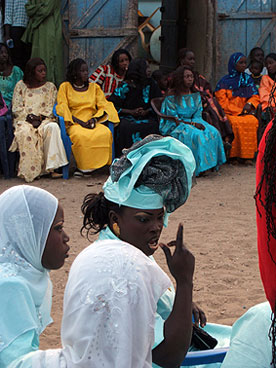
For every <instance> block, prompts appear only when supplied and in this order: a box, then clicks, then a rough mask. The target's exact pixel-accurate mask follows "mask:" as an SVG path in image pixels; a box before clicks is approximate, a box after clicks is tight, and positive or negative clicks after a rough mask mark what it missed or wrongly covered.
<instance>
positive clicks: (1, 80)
mask: <svg viewBox="0 0 276 368" xmlns="http://www.w3.org/2000/svg"><path fill="white" fill-rule="evenodd" d="M22 78H23V72H22V70H21V69H20V68H19V67H18V66H16V65H15V66H14V67H13V68H12V72H11V74H10V75H9V76H8V77H5V76H2V75H1V73H0V91H1V93H2V96H3V98H4V101H5V102H6V105H7V106H8V107H9V106H10V104H11V103H12V96H13V90H14V88H15V85H16V83H17V82H19V81H20V80H21V79H22Z"/></svg>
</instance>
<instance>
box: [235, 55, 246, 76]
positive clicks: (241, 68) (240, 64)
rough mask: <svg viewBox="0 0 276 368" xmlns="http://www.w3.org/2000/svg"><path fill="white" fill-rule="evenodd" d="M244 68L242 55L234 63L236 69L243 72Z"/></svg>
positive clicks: (244, 61)
mask: <svg viewBox="0 0 276 368" xmlns="http://www.w3.org/2000/svg"><path fill="white" fill-rule="evenodd" d="M245 69H246V57H245V56H242V57H241V58H240V59H239V61H238V62H237V64H236V71H237V72H239V73H243V72H244V71H245Z"/></svg>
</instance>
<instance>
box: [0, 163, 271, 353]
mask: <svg viewBox="0 0 276 368" xmlns="http://www.w3.org/2000/svg"><path fill="white" fill-rule="evenodd" d="M106 177H107V175H106V170H102V171H100V172H95V173H93V175H92V177H91V178H82V179H76V178H70V179H69V180H63V179H58V180H53V179H47V178H43V179H40V180H38V181H35V182H34V183H33V184H32V185H35V186H39V187H41V188H44V189H46V190H48V191H49V192H51V193H53V194H54V195H55V196H57V198H59V200H60V202H61V204H62V206H63V207H64V211H65V230H66V231H67V233H68V234H69V235H70V246H71V251H70V257H69V259H68V260H67V262H66V265H65V266H64V267H63V268H62V269H61V270H58V271H52V272H51V279H52V281H53V285H54V292H53V307H52V317H53V319H54V323H53V324H52V325H51V326H49V327H48V328H47V329H46V330H45V332H44V333H43V335H42V336H41V340H40V341H41V348H42V349H46V348H54V347H58V346H60V323H61V318H62V300H63V293H64V287H65V284H66V280H67V277H68V272H69V269H70V265H71V263H72V262H73V260H74V258H75V257H76V256H77V255H78V254H79V252H80V251H81V250H82V249H84V248H85V247H86V246H87V245H89V243H90V242H88V240H87V239H85V238H83V237H81V235H80V228H81V225H82V215H81V211H80V205H81V203H82V199H83V197H84V196H85V195H86V194H87V193H90V192H98V191H99V190H100V189H101V186H102V184H103V182H104V181H105V179H106ZM18 184H23V181H22V180H20V179H17V178H16V179H13V180H10V181H6V180H0V191H1V192H2V191H4V190H5V189H7V188H9V187H10V186H13V185H18ZM254 187H255V167H253V166H232V165H224V166H223V167H222V168H221V169H220V171H219V172H218V173H216V172H213V173H210V174H209V175H208V176H205V177H201V178H198V179H197V185H196V186H195V187H194V188H193V189H192V192H191V195H190V198H189V200H188V201H187V203H186V204H185V205H184V206H182V208H180V209H178V210H177V211H176V212H175V213H174V214H173V215H171V216H170V220H169V226H168V228H166V229H164V231H163V233H162V237H161V240H162V241H163V242H166V241H169V240H172V239H174V238H175V235H176V231H177V226H178V223H179V222H182V223H183V224H184V238H185V243H186V245H187V246H188V247H189V249H190V250H191V251H192V252H193V254H194V255H195V258H196V270H195V277H194V300H195V301H196V302H198V304H199V305H200V306H201V307H202V308H203V309H204V311H205V312H206V314H207V316H208V320H209V321H210V322H216V323H223V324H232V323H233V322H234V321H235V320H236V318H237V317H239V316H240V315H241V314H243V313H244V312H245V311H246V310H247V309H248V308H250V307H251V306H253V305H254V304H257V303H259V302H262V301H264V300H265V296H264V292H263V289H262V284H261V281H260V277H259V270H258V258H257V249H256V225H255V206H254V199H253V195H254ZM155 258H156V260H157V262H158V263H159V265H160V266H161V267H162V268H163V269H164V270H165V271H166V272H168V270H167V267H166V261H165V258H164V256H163V253H162V250H161V249H160V250H158V251H157V253H156V256H155Z"/></svg>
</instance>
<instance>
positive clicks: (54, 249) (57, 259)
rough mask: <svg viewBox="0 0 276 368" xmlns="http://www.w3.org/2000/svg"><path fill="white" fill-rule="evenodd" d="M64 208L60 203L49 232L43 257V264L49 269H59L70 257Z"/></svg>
mask: <svg viewBox="0 0 276 368" xmlns="http://www.w3.org/2000/svg"><path fill="white" fill-rule="evenodd" d="M63 223H64V214H63V208H62V207H61V206H60V205H58V209H57V213H56V216H55V218H54V221H53V224H52V226H51V229H50V231H49V234H48V238H47V241H46V245H45V249H44V252H43V255H42V258H41V263H42V266H43V267H45V268H47V269H48V270H57V269H59V268H61V267H62V266H63V265H64V261H65V258H67V257H68V251H69V249H70V247H69V246H68V244H67V243H68V241H69V236H68V235H67V234H66V233H65V231H64V230H63Z"/></svg>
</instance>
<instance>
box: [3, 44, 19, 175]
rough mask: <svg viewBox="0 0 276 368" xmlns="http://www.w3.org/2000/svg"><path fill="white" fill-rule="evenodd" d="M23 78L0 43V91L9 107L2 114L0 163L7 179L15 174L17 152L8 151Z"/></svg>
mask: <svg viewBox="0 0 276 368" xmlns="http://www.w3.org/2000/svg"><path fill="white" fill-rule="evenodd" d="M22 78H23V72H22V70H21V69H20V68H19V67H18V66H15V65H13V64H12V61H11V56H10V53H9V49H8V47H7V45H5V44H4V43H0V92H1V94H2V97H3V100H4V103H5V105H6V106H7V107H8V111H6V112H5V114H0V164H1V171H2V173H3V175H4V178H5V179H9V178H11V177H14V176H15V164H16V157H17V154H16V153H15V152H9V151H8V149H9V147H10V145H11V143H12V141H13V138H14V134H13V126H12V111H11V102H12V96H13V91H14V87H15V85H16V83H17V82H18V81H20V80H21V79H22ZM1 100H2V99H1ZM0 104H1V103H0ZM0 108H1V107H0Z"/></svg>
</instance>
